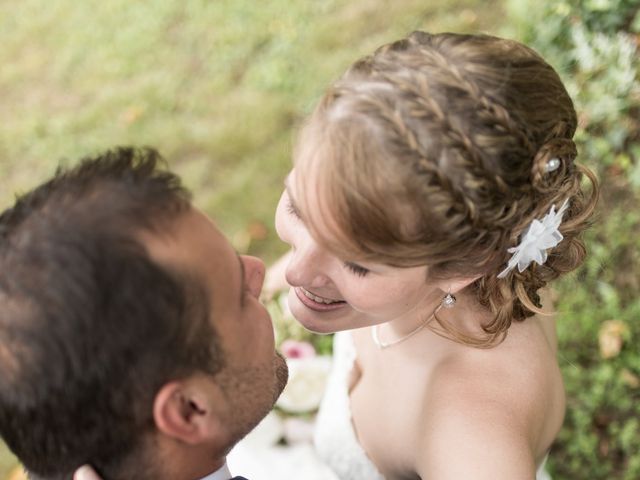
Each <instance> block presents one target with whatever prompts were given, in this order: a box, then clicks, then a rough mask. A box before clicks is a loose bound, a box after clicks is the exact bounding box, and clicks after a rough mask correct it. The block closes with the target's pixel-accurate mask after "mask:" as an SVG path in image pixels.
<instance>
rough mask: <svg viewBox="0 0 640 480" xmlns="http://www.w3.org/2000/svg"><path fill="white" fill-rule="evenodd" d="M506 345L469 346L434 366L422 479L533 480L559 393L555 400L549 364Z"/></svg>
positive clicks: (554, 422)
mask: <svg viewBox="0 0 640 480" xmlns="http://www.w3.org/2000/svg"><path fill="white" fill-rule="evenodd" d="M500 348H502V350H500ZM513 350H517V345H514V346H509V345H508V344H507V345H505V346H504V347H498V349H497V350H493V351H487V350H475V351H473V350H470V351H469V352H466V353H465V354H462V355H457V356H452V358H450V359H448V360H446V361H443V362H441V364H439V365H438V366H437V367H436V368H435V369H434V371H433V374H432V377H431V382H430V385H429V388H428V390H427V391H428V394H427V395H428V396H427V398H425V402H424V410H423V423H422V426H423V430H422V432H421V442H422V443H421V447H420V450H419V452H420V453H419V457H418V458H417V459H416V460H417V463H418V465H417V468H418V471H419V473H420V475H421V477H422V478H429V479H434V480H438V479H449V478H451V479H453V478H477V479H483V478H491V479H502V478H504V479H513V478H519V479H520V478H521V479H528V478H531V479H533V478H535V471H536V462H537V460H538V459H539V458H540V457H541V456H543V454H544V451H545V450H546V449H547V448H548V447H549V445H550V443H551V442H552V441H553V438H554V437H555V435H556V433H557V430H558V429H559V427H560V425H561V423H562V416H563V413H564V405H563V404H562V401H563V398H562V399H558V400H557V401H556V400H554V398H555V397H554V396H557V395H555V393H554V390H556V389H557V388H558V385H555V386H554V382H549V381H548V379H547V376H548V375H549V373H550V372H548V371H547V372H545V370H548V369H549V368H552V366H553V365H552V364H551V363H549V362H547V361H545V360H543V359H535V358H533V355H532V354H536V353H538V352H536V351H535V350H534V351H533V352H531V353H530V354H527V353H526V352H525V353H524V354H516V353H515V352H514V351H513ZM527 362H528V363H527ZM552 376H553V375H552ZM559 381H560V384H559V388H560V390H562V385H561V380H559ZM556 383H557V381H556ZM554 402H556V403H557V404H558V405H557V407H554V406H552V407H551V409H549V405H553V403H554ZM554 416H555V417H557V418H555V419H554Z"/></svg>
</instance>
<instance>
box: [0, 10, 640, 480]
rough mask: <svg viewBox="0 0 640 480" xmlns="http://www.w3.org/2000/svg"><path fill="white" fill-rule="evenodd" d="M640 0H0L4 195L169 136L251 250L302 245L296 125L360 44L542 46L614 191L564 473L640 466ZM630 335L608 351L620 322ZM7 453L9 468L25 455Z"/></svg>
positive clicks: (570, 284) (567, 335)
mask: <svg viewBox="0 0 640 480" xmlns="http://www.w3.org/2000/svg"><path fill="white" fill-rule="evenodd" d="M639 7H640V1H639V0H583V1H580V0H565V1H553V0H541V1H534V0H503V1H497V0H494V1H480V0H453V1H445V0H433V1H429V2H425V1H423V0H367V1H358V2H354V1H348V0H325V1H303V0H297V1H285V0H266V1H264V2H250V1H247V0H216V1H215V2H208V1H205V0H182V1H177V0H176V1H170V0H149V1H146V2H127V1H124V0H109V1H102V2H98V1H97V0H87V1H84V2H73V1H71V0H58V1H56V2H44V1H43V0H21V1H20V2H8V1H6V0H5V1H2V0H0V45H1V46H2V47H1V48H0V205H2V206H3V207H4V206H6V205H8V204H9V203H10V201H11V198H12V196H13V195H14V193H15V192H20V191H24V190H26V189H28V188H30V187H32V186H34V185H35V184H37V183H38V182H39V181H40V180H42V179H44V178H46V177H47V176H48V175H49V174H50V173H51V172H52V171H53V170H54V169H55V167H56V166H57V165H59V164H66V163H69V162H75V161H76V159H77V158H79V157H80V156H82V155H86V154H90V153H95V152H98V151H100V150H103V149H105V148H108V147H111V146H114V145H122V144H137V145H153V146H155V147H157V148H159V149H160V150H161V151H162V152H163V153H164V155H165V156H166V157H167V159H168V160H169V163H170V164H171V166H172V168H174V169H175V170H176V171H177V172H179V173H180V174H181V175H182V176H183V178H184V180H185V182H186V183H187V185H188V186H189V187H190V188H192V189H193V190H194V193H195V201H196V204H197V205H198V206H200V207H201V208H202V209H204V210H205V211H208V212H209V213H211V214H212V215H213V216H214V217H215V218H216V219H217V221H218V222H219V224H220V225H221V226H222V228H223V229H224V230H225V231H226V232H227V233H228V234H229V235H230V237H231V238H232V241H233V243H234V244H235V246H236V247H237V248H238V249H239V250H240V251H243V252H250V253H253V254H258V255H261V256H263V257H265V258H266V259H267V260H273V259H274V258H276V257H277V256H278V255H279V254H281V253H282V252H283V251H284V247H283V246H282V245H281V244H280V243H279V242H278V241H277V239H276V237H275V232H274V231H273V222H272V219H273V212H274V209H275V205H276V203H277V198H278V196H279V194H280V190H281V185H282V180H283V178H284V176H285V174H286V172H287V170H288V168H289V165H290V159H289V157H290V151H291V143H292V138H293V135H294V134H295V128H296V125H298V124H299V122H300V120H301V119H302V118H303V117H304V115H305V114H306V113H307V112H308V111H309V110H310V108H311V107H312V105H313V104H314V102H315V101H316V100H317V98H318V97H319V95H320V94H321V92H322V91H323V89H324V88H325V87H326V85H327V84H328V82H330V81H331V80H332V79H334V78H335V77H337V76H338V75H339V74H340V72H342V71H343V70H344V69H345V68H346V66H347V65H348V64H349V63H351V62H352V61H353V60H354V59H355V58H357V57H358V56H360V55H362V54H365V53H369V52H370V51H372V50H373V49H374V48H375V47H377V46H378V45H380V44H382V43H385V42H388V41H390V40H393V39H396V38H399V37H400V36H403V35H405V34H406V33H408V32H410V31H411V30H414V29H424V30H430V31H445V30H451V31H467V32H487V33H494V34H501V35H505V36H510V37H513V38H517V39H520V40H523V41H525V42H526V43H528V44H530V45H532V46H533V47H534V48H536V49H537V50H538V51H540V52H541V53H542V54H543V56H545V58H547V59H548V60H549V61H550V63H552V64H553V65H554V66H555V67H556V68H557V69H558V70H559V72H560V73H561V75H562V76H563V79H564V80H565V81H566V83H567V86H568V88H569V90H570V93H571V94H572V97H573V98H574V99H575V100H576V105H577V108H578V110H579V113H580V124H581V129H580V131H579V133H578V137H577V138H578V142H579V149H580V158H581V159H582V161H583V162H584V163H586V164H588V165H590V166H591V167H592V168H594V170H596V171H597V172H598V175H599V176H600V178H601V181H602V188H603V196H602V202H601V205H600V208H599V213H598V216H597V219H596V221H595V224H594V228H593V230H592V231H591V232H590V234H589V238H588V242H589V246H590V257H589V259H588V261H587V263H586V265H585V267H584V268H583V269H582V270H581V271H580V272H578V273H577V274H576V275H574V276H572V277H571V278H569V279H567V280H565V281H564V282H562V283H561V284H560V285H559V286H558V289H557V292H558V295H557V296H558V309H559V318H558V328H559V337H560V342H561V358H560V362H561V365H562V366H563V371H564V375H565V379H566V383H567V393H568V410H567V418H566V421H565V427H564V428H563V430H562V432H561V435H560V437H559V439H558V441H557V443H556V445H554V447H553V449H552V452H551V456H550V470H551V473H552V474H553V476H554V478H556V479H578V478H589V479H618V478H619V479H625V480H630V479H636V478H640V401H639V400H640V380H639V379H638V378H639V377H640V352H639V351H638V347H637V344H638V343H637V342H638V338H639V335H640V323H639V322H638V315H639V314H640V295H638V292H639V291H640V288H639V287H640V276H639V275H640V274H639V272H640V258H639V257H640V248H639V247H640V240H639V238H640V235H639V233H640V209H639V208H638V206H639V195H640V162H639V157H640V133H639V125H638V118H639V114H640V87H639V85H638V68H639V67H638V44H639V42H640V40H639V36H638V33H639V32H640V16H639V15H638V9H639ZM606 320H619V321H620V322H622V325H624V326H625V328H626V330H625V331H624V333H623V334H621V341H622V342H623V346H622V349H621V351H620V353H619V354H617V355H615V356H612V357H611V358H603V357H602V355H601V352H600V350H599V347H598V338H599V336H601V335H602V331H601V330H602V325H603V322H604V321H606ZM14 462H15V461H14V460H13V459H12V457H11V456H10V455H9V454H8V453H6V452H4V451H2V449H1V448H0V478H4V477H5V476H6V475H7V474H8V472H9V469H10V468H11V467H12V465H14Z"/></svg>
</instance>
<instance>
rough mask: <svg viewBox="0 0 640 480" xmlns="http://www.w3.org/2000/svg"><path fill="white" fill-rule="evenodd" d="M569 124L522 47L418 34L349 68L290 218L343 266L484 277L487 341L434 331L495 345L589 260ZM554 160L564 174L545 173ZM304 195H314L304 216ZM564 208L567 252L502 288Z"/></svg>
mask: <svg viewBox="0 0 640 480" xmlns="http://www.w3.org/2000/svg"><path fill="white" fill-rule="evenodd" d="M576 123H577V120H576V113H575V110H574V107H573V103H572V101H571V99H570V97H569V95H568V94H567V91H566V90H565V88H564V86H563V84H562V82H561V80H560V78H559V77H558V75H557V73H556V72H555V71H554V70H553V68H552V67H551V66H549V65H548V64H547V63H546V62H545V61H544V60H543V59H542V58H541V57H540V56H539V55H538V54H537V53H536V52H534V51H533V50H531V49H530V48H528V47H526V46H524V45H522V44H520V43H518V42H515V41H510V40H505V39H500V38H496V37H491V36H486V35H458V34H450V33H445V34H437V35H430V34H427V33H424V32H414V33H413V34H411V35H410V36H409V37H408V38H406V39H402V40H399V41H397V42H394V43H391V44H388V45H385V46H383V47H381V48H379V49H378V50H377V51H376V52H375V53H374V54H373V55H370V56H367V57H364V58H362V59H360V60H358V61H357V62H356V63H354V64H353V65H352V66H351V67H350V68H349V70H348V71H347V72H346V73H345V74H344V75H343V76H342V77H341V78H340V79H339V80H338V81H336V82H335V83H334V84H333V85H332V86H331V87H330V88H329V90H328V91H327V93H326V94H325V96H324V98H323V99H322V100H321V101H320V103H319V105H318V106H317V108H316V109H315V111H314V112H313V114H312V115H311V116H310V118H309V120H308V121H307V123H306V124H305V125H304V127H303V129H302V131H301V133H300V137H299V141H298V143H297V146H296V152H295V162H296V166H298V167H299V168H298V172H299V174H297V175H296V181H297V182H298V184H299V185H298V188H297V189H296V190H297V191H298V192H302V195H299V196H300V198H297V199H296V200H297V201H298V207H299V208H300V209H301V211H302V212H303V215H304V216H305V218H306V219H307V223H308V227H309V228H310V230H311V233H312V235H314V237H315V238H316V239H317V240H318V241H320V242H321V243H322V244H324V245H325V246H326V247H327V248H329V249H330V250H331V251H333V252H335V253H336V254H337V255H339V256H341V257H342V258H346V259H359V260H368V261H374V262H380V263H385V264H388V265H394V266H400V267H409V266H418V265H426V266H427V267H428V272H429V276H430V277H431V278H455V277H463V278H469V277H473V276H478V275H479V276H480V278H479V279H478V280H477V281H475V282H474V284H473V285H472V287H471V288H473V289H474V290H475V293H476V295H477V299H478V301H479V302H480V304H482V305H483V306H485V307H487V308H488V309H489V310H490V311H491V312H493V314H494V318H493V320H492V321H491V322H490V323H489V324H487V325H484V326H483V329H484V332H485V334H486V335H484V336H483V338H475V337H471V336H468V335H465V334H463V333H462V332H460V331H457V330H456V329H455V327H453V326H452V325H450V324H449V323H447V322H444V321H441V320H439V319H438V323H439V325H440V327H441V330H442V332H440V333H441V334H444V335H446V336H448V337H450V338H453V339H455V340H457V341H460V342H463V343H466V344H470V345H474V346H479V347H488V346H492V345H494V344H496V342H498V341H500V340H501V339H502V338H503V337H504V335H505V334H506V331H507V329H508V328H509V326H510V325H511V322H512V321H514V320H515V321H520V320H524V319H525V318H526V317H529V316H531V315H533V314H534V313H536V312H538V311H539V309H540V307H541V304H540V299H539V296H538V291H539V289H540V288H542V287H544V286H545V285H546V284H547V283H548V282H549V281H551V280H553V279H555V278H557V277H558V276H560V275H561V274H564V273H566V272H569V271H571V270H573V269H575V268H576V267H578V266H579V265H580V264H581V263H582V261H583V259H584V257H585V247H584V243H583V242H582V240H581V239H580V234H581V233H582V232H583V231H584V230H585V228H586V227H587V226H588V219H589V217H590V216H591V214H592V212H593V210H594V207H595V203H596V200H597V196H598V186H597V181H596V179H595V177H594V175H593V173H592V172H591V171H590V170H588V169H587V168H585V167H583V166H581V165H578V164H576V163H575V158H576V156H577V151H576V146H575V144H574V142H573V140H572V137H573V134H574V132H575V129H576ZM552 158H558V159H559V160H560V167H559V168H558V169H556V170H555V171H552V172H547V171H546V170H545V166H546V165H547V163H548V162H549V160H550V159H552ZM583 178H586V179H587V180H588V181H589V182H590V183H591V188H585V186H584V185H583V182H582V180H583ZM305 192H306V193H308V192H318V196H317V198H316V200H315V203H314V205H313V208H312V207H311V205H310V204H309V198H308V197H309V195H305V194H304V193H305ZM567 198H569V199H570V207H569V209H568V211H567V212H566V213H565V215H564V220H563V222H562V225H561V227H560V232H561V233H562V235H563V236H564V240H563V241H562V242H561V243H560V244H559V245H558V246H557V247H555V248H554V249H552V250H551V251H550V252H549V257H548V260H547V261H546V263H545V264H544V265H537V264H532V265H530V266H529V268H527V269H526V270H525V271H523V272H518V271H517V270H514V271H511V272H510V273H509V274H508V275H507V276H506V278H503V279H499V278H497V274H498V272H500V271H501V270H502V269H503V268H504V266H505V265H506V263H507V260H508V257H509V256H510V254H509V253H508V252H507V249H508V248H509V247H513V246H515V245H517V243H518V240H519V236H520V235H521V234H522V233H523V231H524V230H525V229H526V228H527V227H528V226H529V224H530V223H531V222H532V220H534V219H540V218H542V217H543V216H544V214H546V213H547V212H548V211H549V209H550V208H551V206H552V205H556V208H559V207H560V205H561V204H562V203H563V201H564V200H565V199H567Z"/></svg>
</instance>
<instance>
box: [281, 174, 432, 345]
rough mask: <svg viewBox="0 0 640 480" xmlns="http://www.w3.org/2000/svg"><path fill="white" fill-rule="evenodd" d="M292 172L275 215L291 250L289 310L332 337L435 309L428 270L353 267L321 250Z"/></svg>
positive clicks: (317, 330)
mask: <svg viewBox="0 0 640 480" xmlns="http://www.w3.org/2000/svg"><path fill="white" fill-rule="evenodd" d="M294 175H295V170H294V171H292V172H291V174H290V176H289V179H288V181H287V189H286V190H285V191H284V192H283V194H282V197H281V198H280V202H279V203H278V208H277V211H276V229H277V231H278V235H279V236H280V238H281V239H282V240H283V241H284V242H286V243H288V244H289V245H290V246H291V248H292V256H291V261H290V263H289V265H288V266H287V270H286V278H287V282H288V283H289V284H290V285H291V287H292V288H291V289H290V291H289V307H290V309H291V312H292V314H293V315H294V316H295V318H296V319H297V320H298V321H299V322H300V323H302V325H304V326H305V327H306V328H307V329H309V330H311V331H314V332H319V333H331V332H337V331H340V330H349V329H355V328H361V327H366V326H371V325H376V324H380V323H384V322H388V321H391V320H398V319H402V318H403V317H409V316H413V315H416V314H417V315H420V314H422V312H424V311H427V310H429V311H430V309H432V308H433V307H432V305H433V302H434V299H435V298H440V296H441V294H442V292H441V290H440V289H438V288H437V287H436V286H435V285H429V284H428V283H427V281H426V267H415V268H394V267H390V266H388V265H382V264H375V263H365V264H362V263H353V262H351V261H350V260H349V259H341V258H338V257H336V256H335V255H333V254H332V253H331V252H329V251H328V250H326V249H325V248H323V247H322V246H321V245H319V244H318V243H317V242H316V241H315V240H314V238H313V237H312V236H311V234H310V233H309V231H308V230H307V227H306V225H305V223H304V221H303V219H301V218H300V216H299V213H298V210H297V207H296V204H295V200H293V199H295V197H296V192H295V181H293V176H294Z"/></svg>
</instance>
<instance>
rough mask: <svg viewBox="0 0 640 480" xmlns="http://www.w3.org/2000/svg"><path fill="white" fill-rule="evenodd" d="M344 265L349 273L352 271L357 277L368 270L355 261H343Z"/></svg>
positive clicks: (362, 275) (363, 274)
mask: <svg viewBox="0 0 640 480" xmlns="http://www.w3.org/2000/svg"><path fill="white" fill-rule="evenodd" d="M344 266H345V268H346V269H347V270H349V271H350V272H351V273H353V274H354V275H357V276H359V277H364V276H365V275H366V274H367V273H369V270H367V269H366V268H364V267H361V266H360V265H358V264H357V263H352V262H344Z"/></svg>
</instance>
